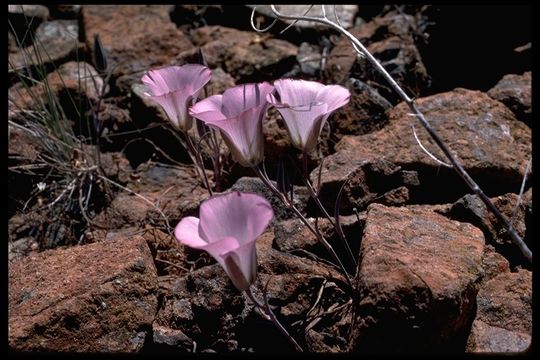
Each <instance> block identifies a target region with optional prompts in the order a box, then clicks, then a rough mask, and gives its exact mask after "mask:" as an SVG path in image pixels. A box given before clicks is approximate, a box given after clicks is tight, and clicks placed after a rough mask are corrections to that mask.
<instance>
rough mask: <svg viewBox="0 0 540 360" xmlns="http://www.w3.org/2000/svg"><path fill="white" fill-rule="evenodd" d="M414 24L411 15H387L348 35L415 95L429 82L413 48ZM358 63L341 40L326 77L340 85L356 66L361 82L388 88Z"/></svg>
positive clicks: (356, 57) (384, 82)
mask: <svg viewBox="0 0 540 360" xmlns="http://www.w3.org/2000/svg"><path fill="white" fill-rule="evenodd" d="M416 24H417V19H415V18H414V17H413V16H411V15H406V14H399V13H396V12H390V13H388V14H386V15H385V16H384V17H375V18H374V19H373V20H372V21H370V22H368V23H363V24H361V25H359V26H356V27H354V28H352V29H350V32H351V34H353V35H354V36H355V37H356V38H357V39H359V40H360V41H361V42H362V44H363V45H364V46H366V47H367V49H368V50H369V51H370V52H371V53H372V55H373V56H375V58H377V60H379V61H380V62H381V63H382V64H383V66H384V67H385V68H386V70H387V71H388V72H389V73H390V74H391V75H392V76H393V77H394V79H395V80H396V81H397V82H398V83H399V84H400V85H401V86H402V87H404V88H405V89H407V90H409V91H411V92H412V93H413V94H418V93H419V90H421V89H423V88H424V87H425V86H426V85H428V82H429V76H428V74H427V71H426V68H425V67H424V64H423V62H422V57H421V56H420V53H419V51H418V49H417V48H416V45H415V40H414V39H415V34H416V32H417V30H416V26H417V25H416ZM359 59H361V57H360V56H358V55H357V54H356V52H355V51H354V50H353V48H352V45H351V44H350V42H349V40H347V39H346V38H345V37H342V39H341V40H340V41H339V42H338V43H337V44H336V46H335V47H334V48H333V49H332V51H331V52H330V55H329V57H328V62H327V67H326V72H325V73H326V76H328V77H329V78H330V79H332V81H334V82H341V81H343V80H344V79H346V78H347V77H349V75H350V73H351V70H353V68H354V67H355V64H358V69H357V70H359V71H360V72H362V73H363V74H364V76H362V78H364V77H365V78H368V79H371V80H375V81H377V82H379V83H380V84H382V85H384V86H387V83H386V81H385V80H384V79H382V78H381V76H380V75H379V74H378V73H373V71H372V69H371V65H368V64H367V60H359ZM368 68H369V69H368ZM374 76H375V79H374V78H373V77H374ZM387 95H389V97H388V98H389V99H393V98H394V96H395V94H390V93H389V94H385V96H387Z"/></svg>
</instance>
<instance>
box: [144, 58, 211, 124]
mask: <svg viewBox="0 0 540 360" xmlns="http://www.w3.org/2000/svg"><path fill="white" fill-rule="evenodd" d="M211 77H212V71H211V70H210V69H209V68H207V67H206V66H202V65H196V64H187V65H183V66H167V67H163V68H160V69H153V70H150V71H148V73H147V74H145V75H144V76H143V77H142V79H141V81H142V82H143V83H144V84H145V85H146V86H147V87H148V89H149V91H150V92H151V93H150V94H148V93H147V94H146V96H149V97H151V98H152V99H153V100H154V101H155V102H157V103H158V104H159V105H161V106H162V107H163V109H164V110H165V112H166V113H167V116H168V117H169V119H170V121H171V122H172V124H173V125H174V127H176V128H177V129H178V130H182V131H187V130H189V129H190V128H191V125H192V124H193V119H192V118H191V117H189V116H188V111H187V109H188V107H189V106H191V104H192V103H193V101H194V100H196V99H197V97H198V96H199V92H200V91H201V89H202V88H203V87H204V85H206V83H208V81H210V78H211Z"/></svg>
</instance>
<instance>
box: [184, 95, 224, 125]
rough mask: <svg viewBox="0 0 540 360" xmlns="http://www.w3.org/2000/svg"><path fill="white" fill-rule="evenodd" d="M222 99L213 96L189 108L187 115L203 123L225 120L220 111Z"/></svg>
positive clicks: (219, 96) (220, 96) (218, 96)
mask: <svg viewBox="0 0 540 360" xmlns="http://www.w3.org/2000/svg"><path fill="white" fill-rule="evenodd" d="M222 97H223V95H213V96H210V97H207V98H206V99H204V100H201V101H199V102H198V103H196V104H195V105H193V106H192V107H190V108H189V114H190V115H191V116H193V117H196V118H197V119H200V120H202V121H204V122H206V121H219V120H223V119H225V115H223V113H222V110H221V107H222Z"/></svg>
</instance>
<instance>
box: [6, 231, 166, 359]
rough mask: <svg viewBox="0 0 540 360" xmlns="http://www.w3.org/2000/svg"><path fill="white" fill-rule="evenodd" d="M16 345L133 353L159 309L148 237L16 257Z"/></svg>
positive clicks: (12, 277)
mask: <svg viewBox="0 0 540 360" xmlns="http://www.w3.org/2000/svg"><path fill="white" fill-rule="evenodd" d="M9 285H10V286H9V338H8V342H9V348H10V349H11V350H15V351H60V352H64V351H67V352H134V351H138V350H139V349H140V348H141V347H142V346H143V344H144V340H145V336H146V331H145V328H147V329H149V328H150V326H151V324H152V322H153V319H154V315H155V313H156V311H157V298H156V293H155V292H156V288H157V276H156V270H155V267H154V263H153V260H152V256H151V254H150V251H149V249H148V246H147V244H146V241H144V239H142V238H141V237H132V238H127V239H122V240H117V241H111V242H102V243H96V244H91V245H86V246H76V247H72V248H69V249H65V250H49V251H45V252H42V253H40V254H37V255H30V256H28V257H27V258H25V259H23V260H20V261H17V262H15V263H12V264H10V267H9Z"/></svg>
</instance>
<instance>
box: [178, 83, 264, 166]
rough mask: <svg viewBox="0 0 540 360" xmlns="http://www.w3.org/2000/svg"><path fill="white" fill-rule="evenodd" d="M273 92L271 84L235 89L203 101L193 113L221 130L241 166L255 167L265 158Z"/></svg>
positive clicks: (239, 86)
mask: <svg viewBox="0 0 540 360" xmlns="http://www.w3.org/2000/svg"><path fill="white" fill-rule="evenodd" d="M273 90H274V87H273V86H272V85H270V84H269V83H267V82H263V83H258V84H243V85H238V86H234V87H232V88H230V89H227V90H225V92H224V93H223V94H222V95H214V96H210V97H208V98H206V99H204V100H202V101H199V102H198V103H196V104H195V105H193V106H192V107H191V108H190V109H189V113H190V114H191V115H192V116H193V117H196V118H197V119H200V120H202V121H203V122H204V123H205V124H206V125H208V126H211V127H214V128H217V129H219V130H220V132H221V135H222V136H223V139H224V140H225V143H226V144H227V146H228V147H229V150H230V151H231V153H232V154H233V157H234V159H235V160H236V161H238V162H239V163H240V165H242V166H246V167H251V166H255V165H257V164H259V163H260V162H261V161H262V160H263V158H264V138H263V131H262V120H263V117H264V115H265V114H266V110H267V109H268V106H269V104H268V102H267V100H266V96H267V95H268V94H270V93H271V92H272V91H273Z"/></svg>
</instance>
